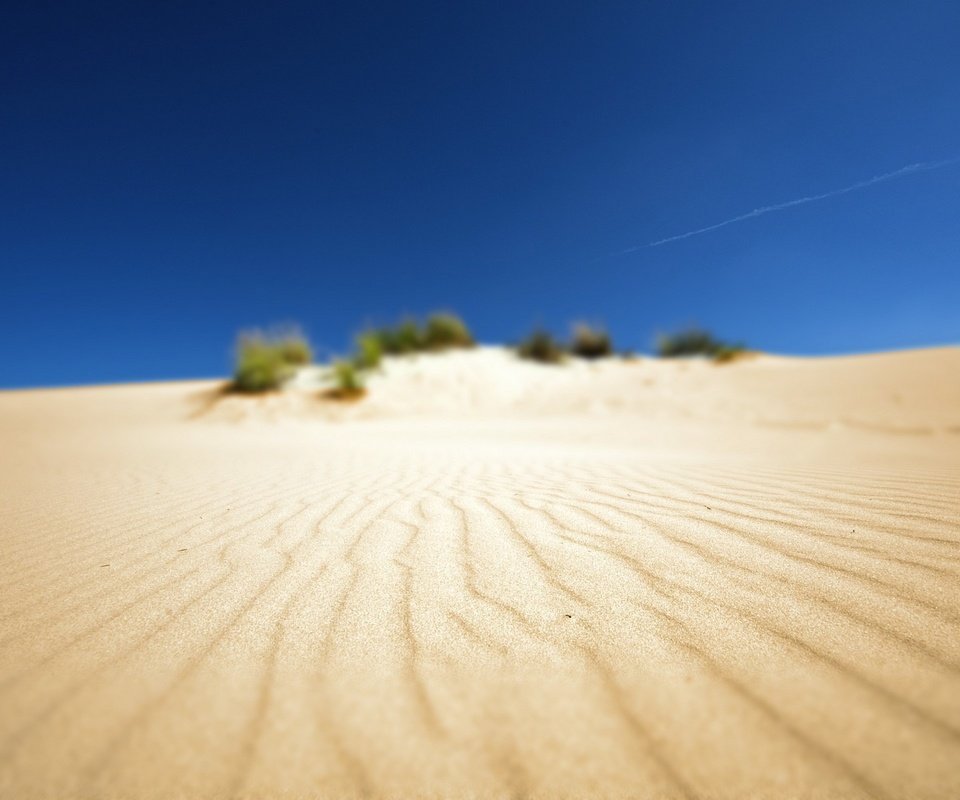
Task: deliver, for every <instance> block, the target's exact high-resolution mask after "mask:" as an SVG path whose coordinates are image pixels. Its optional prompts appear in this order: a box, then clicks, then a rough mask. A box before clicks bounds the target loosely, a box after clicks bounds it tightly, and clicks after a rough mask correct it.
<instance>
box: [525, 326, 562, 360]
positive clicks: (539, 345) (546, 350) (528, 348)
mask: <svg viewBox="0 0 960 800" xmlns="http://www.w3.org/2000/svg"><path fill="white" fill-rule="evenodd" d="M517 355H519V356H520V358H526V359H529V360H530V361H539V362H541V363H543V364H559V363H560V362H561V361H563V358H564V351H563V347H562V346H561V344H560V343H559V342H557V340H556V339H554V338H553V336H552V335H551V334H550V333H549V332H548V331H545V330H543V329H541V328H538V329H537V330H535V331H533V333H531V334H530V335H529V336H527V337H526V338H525V339H523V340H521V341H520V343H519V344H518V345H517Z"/></svg>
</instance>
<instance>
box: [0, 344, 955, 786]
mask: <svg viewBox="0 0 960 800" xmlns="http://www.w3.org/2000/svg"><path fill="white" fill-rule="evenodd" d="M0 440H2V443H3V447H2V452H0V486H2V496H0V501H2V506H0V797H3V798H17V800H29V799H30V798H234V797H250V798H254V797H256V798H313V797H324V798H326V797H329V798H345V797H390V798H397V797H478V798H479V797H491V798H493V797H632V798H743V797H751V798H799V797H804V798H814V797H818V798H822V797H830V798H956V797H960V579H958V578H960V350H957V349H949V348H948V349H940V350H931V351H920V352H908V353H895V354H886V355H875V356H863V357H851V358H837V359H785V358H773V357H759V358H756V359H753V360H749V361H744V362H740V363H736V364H733V365H729V366H724V367H715V366H713V365H710V364H706V363H660V362H654V361H650V360H639V361H636V362H619V361H618V362H609V363H601V364H574V365H570V366H568V367H562V368H552V367H541V366H538V365H531V364H523V363H519V362H515V361H514V360H513V359H512V358H511V357H510V356H509V355H508V354H506V353H504V352H502V351H499V350H496V349H480V350H477V351H475V352H470V353H463V354H457V355H447V356H435V357H424V358H418V359H411V360H409V361H400V362H394V363H391V364H390V365H388V367H387V368H386V370H385V371H384V373H383V374H382V375H380V376H378V377H376V378H375V379H374V380H373V381H372V383H371V386H370V395H369V397H368V398H367V399H366V400H364V401H362V402H360V403H356V404H351V405H349V406H344V405H337V404H333V403H330V402H324V401H321V400H320V399H318V398H317V396H316V394H315V393H313V392H310V391H306V390H303V391H299V390H295V391H289V392H286V393H284V394H282V395H277V396H273V397H268V398H263V399H258V400H250V399H248V398H232V397H231V398H224V399H217V397H216V396H215V387H214V386H213V384H211V383H202V382H200V383H174V384H165V385H161V384H157V385H142V386H124V387H104V388H86V389H69V390H66V389H65V390H49V391H26V392H6V393H3V394H0Z"/></svg>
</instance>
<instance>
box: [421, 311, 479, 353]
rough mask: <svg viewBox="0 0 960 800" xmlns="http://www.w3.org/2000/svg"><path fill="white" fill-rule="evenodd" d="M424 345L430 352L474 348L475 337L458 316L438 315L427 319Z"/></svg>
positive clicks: (432, 315)
mask: <svg viewBox="0 0 960 800" xmlns="http://www.w3.org/2000/svg"><path fill="white" fill-rule="evenodd" d="M423 343H424V346H425V347H426V348H427V349H428V350H444V349H446V348H448V347H472V346H473V336H472V335H471V334H470V329H469V328H467V325H466V323H465V322H464V321H463V320H462V319H460V317H458V316H457V315H456V314H449V313H436V314H431V315H430V316H429V317H428V318H427V324H426V327H425V328H424V330H423Z"/></svg>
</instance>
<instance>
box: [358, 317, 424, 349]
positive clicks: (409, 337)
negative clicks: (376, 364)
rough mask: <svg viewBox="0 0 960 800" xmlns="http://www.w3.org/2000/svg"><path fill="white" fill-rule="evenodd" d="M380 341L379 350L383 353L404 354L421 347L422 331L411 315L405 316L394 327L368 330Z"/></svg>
mask: <svg viewBox="0 0 960 800" xmlns="http://www.w3.org/2000/svg"><path fill="white" fill-rule="evenodd" d="M370 335H371V336H376V337H377V339H378V340H379V342H380V352H381V353H382V354H384V355H392V356H397V355H404V354H405V353H414V352H416V351H417V350H422V349H423V333H422V331H421V330H420V325H419V323H418V322H417V321H416V320H415V319H413V318H412V317H407V318H406V319H404V320H402V321H401V322H400V323H399V324H398V325H396V326H395V327H389V326H388V327H384V328H379V329H378V330H376V331H370Z"/></svg>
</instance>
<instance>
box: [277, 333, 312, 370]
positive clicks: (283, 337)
mask: <svg viewBox="0 0 960 800" xmlns="http://www.w3.org/2000/svg"><path fill="white" fill-rule="evenodd" d="M275 342H276V347H277V349H278V350H279V351H280V357H281V358H282V359H283V360H284V362H286V363H287V364H294V365H296V366H302V365H304V364H309V363H310V362H311V361H313V350H312V349H311V347H310V342H308V341H307V337H305V336H304V335H303V334H302V333H300V332H299V331H296V330H294V331H290V332H289V333H286V334H280V335H279V336H278V337H277V338H276V340H275Z"/></svg>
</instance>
